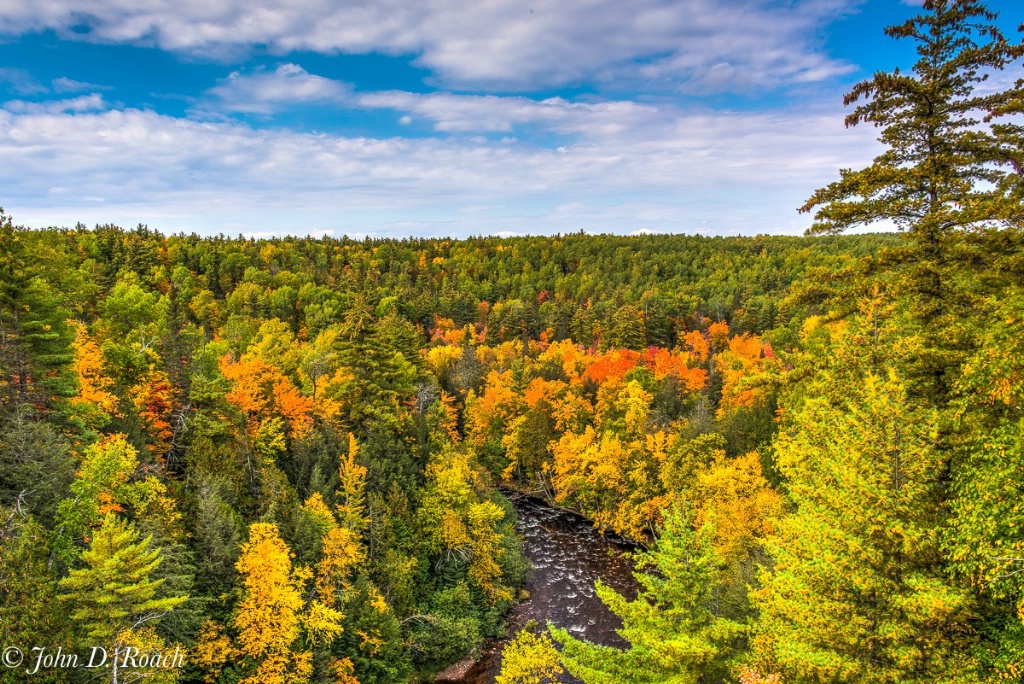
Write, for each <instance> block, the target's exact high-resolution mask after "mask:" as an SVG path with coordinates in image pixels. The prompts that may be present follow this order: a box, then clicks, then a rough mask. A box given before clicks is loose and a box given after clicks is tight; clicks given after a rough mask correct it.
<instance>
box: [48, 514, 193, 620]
mask: <svg viewBox="0 0 1024 684" xmlns="http://www.w3.org/2000/svg"><path fill="white" fill-rule="evenodd" d="M150 540H151V537H146V538H145V539H142V540H139V535H138V533H137V532H136V531H135V526H134V525H132V524H130V523H125V522H123V521H121V520H119V519H118V518H117V517H116V516H114V515H113V514H108V515H107V516H106V517H105V518H104V520H103V525H102V526H101V527H100V528H99V529H98V530H96V532H95V534H94V535H93V538H92V541H91V543H90V545H89V548H88V549H87V550H86V551H85V552H83V553H82V561H83V562H84V564H85V567H81V568H75V569H73V570H71V572H70V574H69V575H68V576H67V577H65V578H64V579H62V580H61V581H60V584H61V586H62V587H63V588H64V589H65V591H66V592H67V593H66V594H62V595H61V596H60V599H61V600H62V601H65V602H67V604H68V605H69V606H71V609H72V612H71V618H72V619H73V620H75V621H76V622H77V623H79V624H81V625H82V627H83V628H84V629H85V630H86V633H87V634H88V636H90V637H95V638H100V639H106V638H110V637H113V636H115V635H117V634H119V633H120V632H121V631H122V630H129V631H131V630H135V629H137V628H139V627H140V626H141V625H143V624H145V623H147V622H152V621H154V620H159V619H160V618H161V617H162V616H163V614H164V613H166V612H167V611H170V610H173V609H174V608H175V607H177V606H179V605H181V604H182V603H184V602H185V601H186V600H187V597H185V596H167V597H164V598H156V593H157V589H159V587H160V585H161V584H163V580H155V581H154V580H151V579H150V574H151V573H152V572H153V571H154V570H155V569H156V568H157V566H159V565H160V562H161V557H160V549H150V548H148V547H149V542H150Z"/></svg>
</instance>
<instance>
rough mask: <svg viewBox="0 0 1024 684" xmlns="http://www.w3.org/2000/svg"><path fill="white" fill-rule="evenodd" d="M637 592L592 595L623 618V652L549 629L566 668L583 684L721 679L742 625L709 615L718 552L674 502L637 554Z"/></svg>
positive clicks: (706, 531) (690, 683) (601, 589)
mask: <svg viewBox="0 0 1024 684" xmlns="http://www.w3.org/2000/svg"><path fill="white" fill-rule="evenodd" d="M637 560H638V562H637V571H636V572H635V573H634V575H635V576H636V579H637V581H638V582H639V583H640V587H641V589H640V595H639V596H638V597H637V599H636V600H633V601H629V600H627V599H626V598H625V597H624V596H622V595H621V594H619V593H617V592H616V591H615V590H613V589H611V588H609V587H607V586H604V585H602V584H600V583H598V585H597V587H596V588H597V594H598V596H599V597H600V598H601V600H602V601H603V602H604V603H605V604H606V605H607V606H608V607H609V608H610V609H611V611H612V612H613V613H615V614H616V615H618V616H619V617H620V618H622V623H623V627H622V629H620V630H618V632H619V634H620V635H621V636H622V637H623V638H624V639H626V641H628V642H629V643H630V647H629V648H628V649H626V650H619V649H617V648H612V647H609V646H600V645H597V644H592V643H589V642H586V641H580V640H578V639H576V638H574V637H572V636H571V635H570V634H569V633H568V632H567V631H565V630H564V629H560V628H557V627H552V628H551V633H552V635H553V636H554V639H555V641H556V642H558V643H559V644H561V646H562V652H561V659H562V663H563V664H564V665H565V668H566V669H567V670H568V671H569V672H570V673H571V674H572V675H573V676H574V677H578V678H579V679H581V680H583V681H584V682H585V684H696V683H697V682H704V681H722V680H723V679H724V678H725V677H726V676H727V675H728V672H729V668H730V664H731V662H732V659H733V658H734V657H735V656H736V654H737V652H738V647H739V646H741V645H742V638H741V637H742V634H743V628H742V626H741V625H739V624H737V623H735V622H732V621H730V620H727V619H724V618H721V617H719V616H718V615H716V613H715V609H714V608H715V601H714V595H715V588H716V585H717V581H718V576H719V575H718V572H719V571H718V562H719V561H718V558H717V556H716V554H715V551H714V548H713V546H712V532H711V529H710V528H709V527H708V526H705V527H702V528H701V529H699V530H694V529H693V528H692V526H691V524H690V520H689V517H688V516H687V515H686V514H685V513H684V512H683V510H682V509H681V508H680V507H678V506H677V507H673V508H670V509H669V510H667V511H666V512H665V521H664V526H663V527H662V529H661V535H660V536H659V537H658V539H657V541H656V542H655V543H654V545H653V546H652V547H651V550H650V551H648V552H645V553H641V554H639V555H638V557H637Z"/></svg>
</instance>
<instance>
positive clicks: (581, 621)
mask: <svg viewBox="0 0 1024 684" xmlns="http://www.w3.org/2000/svg"><path fill="white" fill-rule="evenodd" d="M509 498H510V499H511V500H512V503H513V505H514V506H515V508H516V515H517V517H518V522H517V529H518V530H519V533H520V534H521V535H523V552H524V553H525V554H526V557H527V558H528V559H529V560H530V563H531V564H532V565H533V575H532V578H531V579H530V581H529V583H528V584H527V586H526V590H527V591H528V592H529V596H528V598H526V600H524V601H522V602H521V603H519V604H518V605H516V606H515V607H514V608H512V610H511V611H510V612H509V616H508V633H507V636H506V637H505V638H503V639H496V640H492V641H491V642H489V643H487V644H485V645H484V648H483V652H482V654H481V656H480V657H479V659H477V660H476V661H475V662H472V661H462V662H460V663H456V665H453V666H452V667H449V668H448V669H447V670H445V671H444V672H442V673H441V674H440V675H438V678H437V680H436V681H439V682H441V681H444V682H448V683H450V684H493V682H494V680H495V677H497V675H498V672H499V671H500V669H501V649H502V647H503V646H504V645H505V643H506V642H507V641H508V639H510V638H511V637H513V636H514V635H515V633H516V632H518V631H519V630H520V629H522V628H523V627H524V626H526V624H527V623H529V622H530V621H531V620H533V621H535V622H537V623H538V624H541V625H544V624H547V623H548V622H550V623H552V624H555V625H558V626H559V627H564V628H565V629H567V630H569V632H570V633H572V634H573V635H574V636H577V637H580V638H583V639H587V640H589V641H594V642H596V643H600V644H605V645H607V646H624V645H625V642H624V641H623V639H622V638H621V637H619V636H618V634H616V632H615V630H616V629H618V628H619V627H621V626H622V624H621V622H620V621H619V619H618V618H617V617H616V616H615V615H613V614H612V613H611V612H610V611H609V610H608V609H607V608H606V607H605V605H604V604H603V603H601V600H600V599H599V598H598V597H597V595H596V594H595V592H594V582H596V581H597V580H598V579H600V580H601V581H602V582H603V583H604V584H606V585H608V586H610V587H611V588H613V589H615V590H616V591H618V592H620V593H623V594H625V595H626V596H628V597H630V598H633V597H635V596H636V590H637V585H636V580H635V579H634V578H633V574H632V572H633V563H632V561H631V560H630V559H629V557H628V555H627V554H628V552H630V551H632V550H633V549H634V548H635V546H634V545H632V544H630V543H628V542H627V541H626V540H623V539H620V538H617V537H615V536H614V535H602V534H601V533H599V532H598V531H597V530H595V529H594V528H593V526H592V525H591V523H590V521H588V520H587V519H586V518H583V517H582V516H580V515H578V514H576V513H573V512H571V511H568V510H564V509H559V508H552V507H550V506H548V505H547V504H546V503H545V502H543V501H541V500H539V499H536V498H533V497H530V496H526V495H523V494H517V493H515V492H510V493H509ZM442 676H443V677H444V679H442ZM564 681H566V682H571V681H574V680H572V679H569V678H566V679H565V680H564Z"/></svg>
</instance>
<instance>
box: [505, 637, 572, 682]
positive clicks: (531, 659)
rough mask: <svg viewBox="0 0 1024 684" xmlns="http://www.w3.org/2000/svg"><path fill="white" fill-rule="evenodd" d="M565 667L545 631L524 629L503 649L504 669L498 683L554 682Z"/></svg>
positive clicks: (563, 671)
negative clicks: (537, 632) (535, 631)
mask: <svg viewBox="0 0 1024 684" xmlns="http://www.w3.org/2000/svg"><path fill="white" fill-rule="evenodd" d="M564 673H565V668H564V667H562V663H561V661H560V660H559V658H558V651H556V650H555V645H554V643H552V641H551V635H550V634H548V633H547V632H546V631H545V632H541V633H540V634H535V633H534V632H532V631H531V630H530V629H524V630H522V631H520V632H519V633H518V634H516V638H515V639H513V640H512V641H511V642H510V643H509V644H508V645H507V646H506V647H505V649H504V650H503V651H502V652H501V672H500V673H499V674H498V677H497V679H495V680H494V683H495V684H554V683H555V682H557V681H558V677H559V675H562V674H564Z"/></svg>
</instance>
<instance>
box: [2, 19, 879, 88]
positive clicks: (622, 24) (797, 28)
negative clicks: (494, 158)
mask: <svg viewBox="0 0 1024 684" xmlns="http://www.w3.org/2000/svg"><path fill="white" fill-rule="evenodd" d="M857 4H859V0H792V1H791V2H784V3H779V2H775V1H773V0H728V1H725V0H631V1H630V2H621V1H620V0H573V1H572V2H566V1H565V0H531V1H530V2H508V0H417V1H416V2H409V1H408V0H371V1H369V2H359V3H356V2H349V1H345V0H184V1H183V2H174V3H169V2H167V1H166V0H48V1H47V2H28V1H20V2H7V3H3V4H0V27H2V28H0V31H2V32H3V33H6V34H8V35H11V34H15V35H16V34H21V33H25V32H29V31H40V30H46V29H52V30H54V31H56V32H57V33H58V34H59V35H61V36H62V37H65V38H70V39H75V40H90V41H97V42H107V43H134V44H142V45H153V46H157V47H160V48H162V49H166V50H173V51H180V52H187V53H193V54H206V55H216V54H218V53H222V54H237V53H239V52H245V51H247V50H249V49H250V48H251V47H252V46H267V48H268V49H270V50H271V51H272V52H274V53H277V54H287V53H289V52H291V51H295V50H312V51H316V52H323V53H335V52H350V53H371V52H382V53H387V54H393V55H415V56H417V58H418V59H417V61H418V63H419V64H421V65H423V66H425V67H427V68H429V69H431V70H433V71H434V73H435V74H436V75H437V76H438V77H439V78H440V79H441V80H442V81H443V82H445V83H447V84H449V85H459V86H467V85H468V86H476V87H481V86H483V87H489V86H500V87H503V88H512V89H515V88H535V87H537V86H543V85H560V84H573V83H581V82H608V81H612V82H619V83H624V84H626V85H629V84H632V83H635V79H637V78H640V79H643V80H644V82H646V85H647V87H651V86H652V85H657V84H661V85H662V86H664V87H669V88H674V87H676V86H678V85H680V84H684V85H685V86H686V87H688V88H690V89H697V88H699V89H701V90H702V91H706V90H709V89H733V90H734V89H744V88H748V87H764V86H772V85H776V84H778V83H782V82H804V81H813V80H820V79H822V78H825V77H828V76H829V75H832V74H836V73H839V72H842V71H843V70H844V69H845V68H846V67H845V65H843V64H840V63H837V62H835V61H834V60H832V59H830V58H829V57H827V56H826V55H825V54H824V52H823V50H822V49H821V48H820V46H819V45H817V44H816V38H815V36H816V35H817V32H818V29H819V28H820V27H821V25H822V24H823V23H824V22H826V21H828V20H829V19H831V18H834V17H836V16H838V15H839V14H841V13H842V12H844V11H846V10H847V9H848V7H849V6H855V5H857ZM638 60H639V62H641V63H642V64H638Z"/></svg>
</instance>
